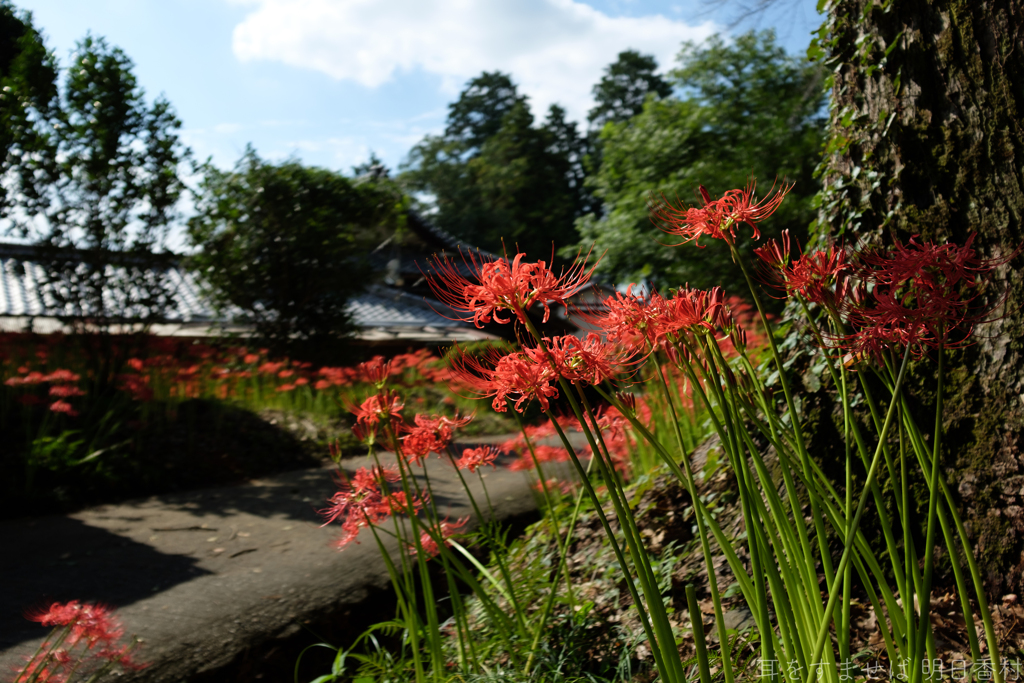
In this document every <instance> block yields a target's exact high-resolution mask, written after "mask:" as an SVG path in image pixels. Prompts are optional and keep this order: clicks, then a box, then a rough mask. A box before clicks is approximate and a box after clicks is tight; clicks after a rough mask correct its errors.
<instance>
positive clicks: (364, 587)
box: [0, 458, 536, 683]
mask: <svg viewBox="0 0 1024 683" xmlns="http://www.w3.org/2000/svg"><path fill="white" fill-rule="evenodd" d="M364 464H366V462H365V459H353V460H346V461H345V462H344V466H345V469H346V470H348V471H354V470H355V469H356V468H357V467H359V466H361V465H364ZM333 472H334V468H333V466H332V467H331V468H324V469H316V470H303V471H298V472H290V473H286V474H282V475H279V476H276V477H272V478H268V479H265V480H260V481H254V482H252V483H249V484H244V485H238V486H232V487H225V488H216V489H208V490H201V491H193V492H188V493H179V494H172V495H163V496H155V497H152V498H147V499H143V500H137V501H129V502H126V503H122V504H118V505H105V506H101V507H97V508H92V509H89V510H85V511H82V512H79V513H76V514H72V515H67V516H61V517H57V516H54V517H44V518H35V519H22V520H13V521H7V522H0V539H2V543H3V547H4V548H5V551H4V552H3V553H2V557H0V585H2V586H3V591H2V593H0V679H3V678H6V672H9V671H10V670H11V669H12V668H13V667H14V666H17V665H18V664H19V663H20V657H21V656H22V655H30V654H31V653H32V652H34V651H35V647H37V646H38V644H39V642H41V639H42V636H44V635H45V634H46V629H44V628H42V627H40V626H39V625H38V624H35V623H32V622H29V621H27V620H26V619H25V618H24V616H23V613H24V610H25V609H26V608H29V607H33V606H37V607H38V606H46V605H49V604H50V603H51V602H53V601H62V602H63V601H67V600H72V599H79V600H85V601H94V602H95V601H99V602H103V603H106V604H109V605H113V606H115V607H117V608H118V613H119V614H120V616H121V618H122V621H123V622H124V625H125V630H126V632H127V633H129V634H131V633H135V634H137V635H138V636H139V637H140V638H142V640H143V642H144V648H143V650H141V651H140V658H141V659H144V660H146V661H149V662H151V663H152V664H151V666H150V667H149V668H148V669H146V670H145V671H143V672H142V674H140V675H136V676H134V677H126V678H124V679H121V680H130V679H133V680H145V681H152V682H154V683H162V682H165V681H166V682H171V681H174V682H177V681H200V680H201V681H206V680H211V681H222V680H253V679H260V678H262V675H261V673H262V672H257V671H255V670H252V671H250V672H249V674H246V675H244V676H242V677H239V676H241V674H237V673H236V674H232V676H233V677H232V678H229V677H227V675H226V674H224V673H223V672H224V671H226V670H227V669H225V667H228V668H230V667H232V666H233V667H234V669H235V670H237V669H238V668H239V666H240V664H239V663H240V662H242V663H243V664H244V661H243V660H245V659H246V658H247V657H248V658H250V659H253V658H254V655H253V653H254V652H256V651H257V650H260V649H261V648H262V649H263V650H266V649H268V648H274V647H276V646H277V645H275V644H280V643H284V642H286V641H287V640H288V639H289V637H291V636H294V635H295V633H296V632H298V631H300V630H302V629H303V627H304V625H307V624H308V625H310V628H314V627H324V625H325V624H328V625H331V626H333V627H334V628H333V633H334V634H335V635H337V634H338V633H343V632H344V631H345V627H346V626H348V627H350V630H351V631H352V633H351V634H350V635H354V634H355V633H358V632H359V631H361V630H362V628H365V626H366V625H367V624H368V623H373V622H375V621H381V620H384V619H387V618H390V617H391V616H393V611H388V608H386V607H381V606H378V607H376V608H373V607H372V605H374V604H376V603H375V602H374V601H375V600H376V601H382V602H380V603H379V604H380V605H386V603H387V598H386V596H388V595H389V594H390V584H389V582H388V579H387V574H386V570H385V567H384V562H383V559H382V558H381V557H380V554H379V551H378V548H377V546H376V543H375V542H374V541H373V537H372V536H370V535H369V534H368V533H367V532H366V531H365V530H364V532H363V534H362V535H361V536H360V541H361V543H360V544H358V545H357V544H352V545H349V546H348V547H347V548H346V549H345V550H344V551H343V552H338V551H337V550H335V549H334V548H333V547H331V542H332V541H333V540H334V539H335V538H336V535H337V533H338V532H337V530H336V529H331V528H320V520H319V518H318V517H317V514H316V510H317V509H319V508H321V507H323V506H324V502H325V500H326V499H327V498H328V497H329V496H330V495H331V494H332V493H333V492H334V491H335V490H336V487H335V486H334V484H333V482H332V475H333ZM427 472H428V474H429V475H430V478H431V483H432V485H433V491H434V495H435V500H436V501H437V505H438V508H439V510H440V512H441V514H442V515H451V517H452V518H456V517H462V516H465V515H468V514H471V509H470V506H469V503H468V501H467V499H466V497H465V493H464V491H463V490H462V488H461V485H460V484H459V482H458V479H457V477H456V476H455V474H454V470H453V469H452V468H451V467H450V466H449V465H447V463H444V462H442V461H440V460H439V459H436V458H434V459H432V460H431V461H430V466H429V468H428V470H427ZM484 476H485V482H486V485H487V489H488V492H489V494H490V498H491V501H492V503H493V505H494V514H495V516H496V517H497V518H500V519H506V520H507V519H511V518H515V517H522V516H525V515H530V514H531V513H535V511H536V502H535V499H534V496H533V494H532V491H531V490H530V487H529V480H528V478H527V476H526V475H525V474H524V473H522V472H510V471H508V470H507V469H502V468H498V469H490V468H487V469H486V470H485V472H484ZM469 482H470V486H471V487H472V488H474V489H475V491H474V495H475V497H476V498H477V500H478V502H479V503H480V504H481V505H483V502H482V501H484V497H483V495H482V490H481V487H480V483H479V480H478V479H476V478H475V477H470V478H469ZM391 550H392V551H393V552H395V548H394V547H392V548H391ZM374 610H376V611H377V612H380V613H373V612H374ZM345 615H347V616H345ZM339 621H340V622H341V623H339ZM256 659H258V658H256ZM256 659H254V660H253V661H256ZM291 661H292V663H294V657H293V658H292V660H291ZM243 668H244V666H243ZM250 668H252V667H250ZM256 668H258V666H257V667H256ZM320 673H325V671H323V670H321V671H320ZM275 680H276V679H275ZM287 680H291V676H290V675H289V677H288V679H287ZM306 680H308V679H306Z"/></svg>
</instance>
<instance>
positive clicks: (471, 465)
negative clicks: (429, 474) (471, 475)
mask: <svg viewBox="0 0 1024 683" xmlns="http://www.w3.org/2000/svg"><path fill="white" fill-rule="evenodd" d="M500 452H501V451H500V450H499V449H498V448H497V447H495V446H480V447H479V448H467V449H466V450H464V451H462V457H461V458H459V459H458V460H456V461H455V466H456V467H458V468H459V469H460V470H469V471H470V472H476V471H477V469H478V468H480V467H483V466H484V465H491V466H492V467H493V466H494V461H495V460H497V459H498V455H499V454H500Z"/></svg>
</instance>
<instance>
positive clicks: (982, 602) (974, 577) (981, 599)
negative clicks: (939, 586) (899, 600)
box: [907, 418, 1002, 683]
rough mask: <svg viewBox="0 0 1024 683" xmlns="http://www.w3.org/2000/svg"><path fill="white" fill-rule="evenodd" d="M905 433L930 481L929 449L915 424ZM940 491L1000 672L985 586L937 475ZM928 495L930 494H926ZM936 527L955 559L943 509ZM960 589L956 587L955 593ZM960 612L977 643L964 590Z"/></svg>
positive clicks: (952, 502)
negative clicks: (950, 518)
mask: <svg viewBox="0 0 1024 683" xmlns="http://www.w3.org/2000/svg"><path fill="white" fill-rule="evenodd" d="M907 426H908V430H909V431H910V434H911V438H912V439H913V440H914V441H915V443H917V444H918V446H917V447H915V449H914V450H915V453H916V455H917V458H918V462H919V464H920V466H921V471H922V472H924V475H925V477H926V478H927V479H928V480H929V481H930V480H931V479H932V478H933V477H934V476H936V475H935V472H934V470H933V468H932V466H931V464H930V463H929V462H928V457H927V455H929V453H928V450H929V449H928V448H927V447H926V446H925V445H924V439H923V438H922V436H921V433H920V430H919V428H918V427H917V423H916V422H914V421H913V420H912V419H909V418H908V425H907ZM938 483H939V490H940V491H941V492H942V494H943V497H944V498H945V500H946V506H947V507H948V509H949V513H950V516H951V517H952V518H953V525H954V526H955V527H956V532H957V536H958V537H959V539H960V545H961V547H962V549H963V555H964V559H965V560H966V561H967V567H968V571H969V572H970V574H971V581H972V583H973V585H974V592H975V598H976V599H977V601H978V611H979V612H980V613H981V619H982V623H983V624H984V627H985V641H986V644H987V645H988V650H989V657H990V658H991V660H992V665H993V667H994V669H995V670H996V671H998V670H999V649H998V637H997V636H996V633H995V626H994V624H993V622H992V613H991V611H990V608H989V605H988V597H987V596H986V594H985V586H984V583H983V581H982V578H981V570H980V568H979V567H978V563H977V560H976V559H975V557H974V552H973V551H972V549H971V543H970V539H969V538H968V537H967V530H966V528H964V524H963V520H962V519H961V518H960V513H959V511H958V510H957V506H956V500H955V499H954V497H953V492H952V491H951V490H950V488H949V485H948V484H947V483H946V480H945V478H944V477H943V476H942V475H941V470H940V473H939V474H938ZM929 493H930V492H929ZM937 514H938V519H939V525H940V526H941V527H942V529H943V535H944V536H945V537H946V547H947V549H948V550H949V552H950V558H954V557H956V550H955V545H954V541H953V536H952V532H951V531H949V530H948V525H947V524H946V523H945V515H944V514H943V511H942V508H938V509H937ZM951 564H952V565H953V570H954V576H956V574H957V573H958V572H957V570H958V566H957V564H958V563H957V562H955V561H954V562H952V563H951ZM960 588H961V585H960V583H958V590H959V589H960ZM960 596H961V597H960V602H961V608H962V609H963V610H964V615H965V621H966V624H967V633H968V637H970V636H971V635H972V633H973V634H974V635H975V641H976V639H977V635H976V634H977V631H976V630H975V629H974V618H973V616H972V615H971V613H970V602H969V600H968V598H967V596H966V587H964V588H963V590H962V592H961V593H960ZM976 644H977V643H976V642H973V643H972V651H971V653H972V657H975V659H974V661H979V660H980V659H981V653H980V648H978V650H977V652H976V651H975V650H974V647H975V646H976ZM994 675H998V676H999V677H1000V680H999V681H997V683H1002V680H1001V677H1002V674H1001V673H998V674H994Z"/></svg>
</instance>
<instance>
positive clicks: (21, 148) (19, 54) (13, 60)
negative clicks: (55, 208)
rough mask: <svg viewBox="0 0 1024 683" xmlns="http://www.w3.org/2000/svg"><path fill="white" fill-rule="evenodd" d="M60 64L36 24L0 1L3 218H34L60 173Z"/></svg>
mask: <svg viewBox="0 0 1024 683" xmlns="http://www.w3.org/2000/svg"><path fill="white" fill-rule="evenodd" d="M59 104H60V102H59V98H58V93H57V62H56V59H55V58H54V56H53V55H52V54H51V53H50V52H49V51H48V50H47V49H46V45H45V44H44V43H43V37H42V35H41V34H40V33H39V32H38V31H37V30H36V29H35V28H34V27H33V25H32V15H31V14H28V13H22V14H18V13H17V12H16V11H15V9H14V8H13V7H12V6H11V4H10V3H9V2H6V0H2V1H0V177H2V178H3V182H2V183H0V218H4V219H9V220H11V219H16V218H17V217H19V216H21V217H23V216H24V215H35V214H36V213H38V212H39V211H40V210H41V208H43V207H44V206H45V201H44V197H43V195H45V193H46V187H47V186H48V184H49V183H50V182H51V181H52V180H53V178H54V176H55V172H56V159H57V150H56V145H55V144H54V139H53V137H52V136H51V135H48V133H50V132H52V131H53V125H54V123H57V122H58V112H59Z"/></svg>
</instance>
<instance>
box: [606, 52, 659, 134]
mask: <svg viewBox="0 0 1024 683" xmlns="http://www.w3.org/2000/svg"><path fill="white" fill-rule="evenodd" d="M657 70H658V62H657V61H656V60H655V59H654V56H653V55H642V54H640V53H639V52H637V51H636V50H626V51H624V52H620V53H619V57H618V59H616V60H615V61H614V62H612V63H611V64H609V65H608V67H607V68H606V69H605V71H604V76H602V77H601V80H600V82H599V83H598V84H597V85H595V86H594V89H593V94H594V100H595V101H596V102H597V104H596V105H595V106H594V108H593V109H591V110H590V112H589V113H588V114H587V121H589V122H590V126H591V128H594V129H597V130H600V129H601V128H603V127H604V124H606V123H609V122H611V123H620V122H622V121H626V120H628V119H631V118H633V117H634V116H636V115H637V114H639V113H640V112H641V111H643V108H644V102H645V101H646V100H647V96H648V95H655V96H657V97H658V98H664V97H668V96H669V95H671V94H672V85H671V84H670V83H669V82H668V81H666V80H665V79H664V78H662V77H661V76H659V75H658V74H656V73H655V71H657Z"/></svg>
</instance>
